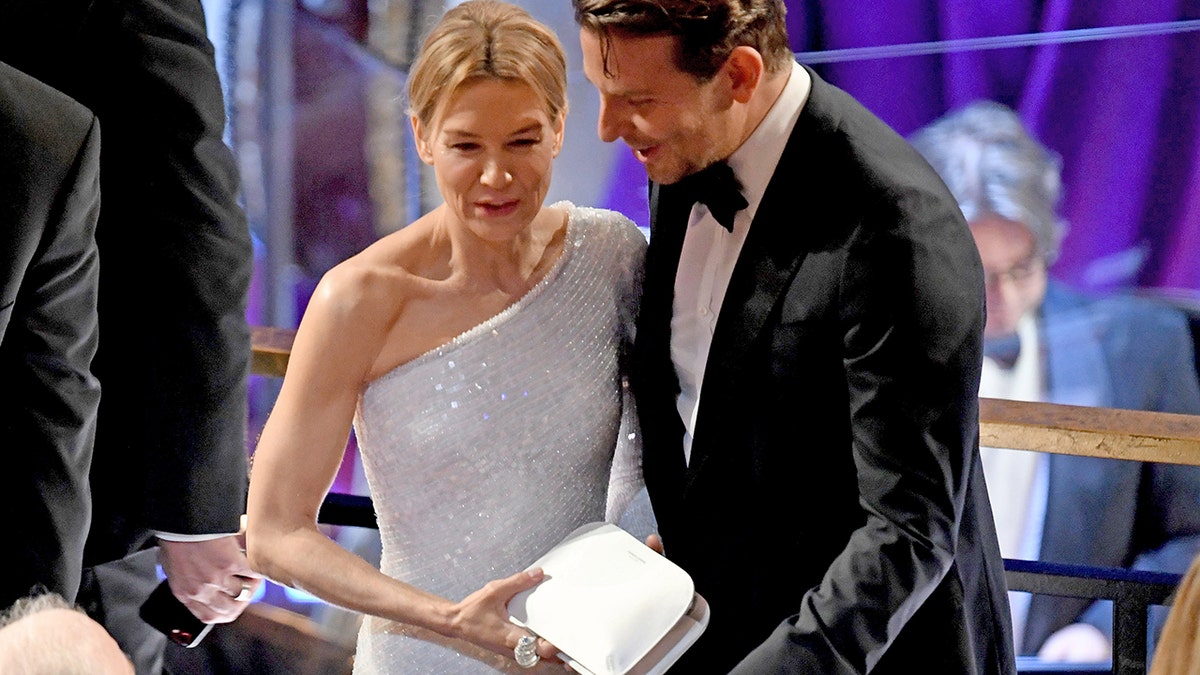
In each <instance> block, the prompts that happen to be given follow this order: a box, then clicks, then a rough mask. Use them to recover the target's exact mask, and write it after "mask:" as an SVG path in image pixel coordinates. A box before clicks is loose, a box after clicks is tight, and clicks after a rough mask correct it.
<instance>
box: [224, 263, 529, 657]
mask: <svg viewBox="0 0 1200 675" xmlns="http://www.w3.org/2000/svg"><path fill="white" fill-rule="evenodd" d="M386 277H387V275H386V274H381V273H379V272H378V271H372V270H370V269H368V268H366V267H364V266H362V265H355V264H346V265H342V266H339V267H337V268H335V269H334V270H331V271H330V273H329V274H327V275H326V277H325V278H324V279H322V281H321V283H320V284H319V285H318V287H317V291H316V293H315V294H314V296H313V299H312V301H311V302H310V304H309V307H308V310H307V311H306V313H305V316H304V319H303V321H302V322H301V325H300V329H299V330H298V331H297V334H296V340H295V343H294V346H293V349H292V353H291V357H290V359H289V363H288V371H287V376H286V377H285V378H284V382H283V387H282V390H281V391H280V394H279V398H278V400H277V402H276V404H275V408H274V410H273V411H272V413H271V416H270V418H269V419H268V420H267V424H266V427H265V428H264V430H263V433H262V436H261V439H260V441H259V444H258V448H257V450H256V452H255V455H254V464H253V470H252V473H251V480H250V493H249V500H248V509H247V533H246V545H247V553H248V555H249V558H250V562H251V565H252V566H253V567H254V569H256V570H258V571H259V572H261V573H263V574H265V575H266V576H268V577H270V578H272V579H274V580H276V581H278V582H280V583H283V584H286V585H288V586H292V587H296V588H302V589H304V590H305V591H308V592H310V593H312V594H313V595H316V596H317V597H319V598H322V599H323V600H325V601H327V602H330V603H332V604H335V605H338V606H341V607H345V608H348V609H352V610H355V611H359V612H363V613H366V614H371V615H375V616H379V617H383V618H387V619H392V620H396V621H402V622H404V623H408V624H412V625H416V626H420V627H423V628H427V629H429V630H432V631H435V632H437V633H439V634H441V635H444V636H447V637H451V638H460V639H465V640H468V641H470V642H473V643H475V644H478V645H480V646H483V647H485V648H488V649H490V650H492V651H496V652H499V653H504V654H511V653H512V648H513V646H514V645H515V644H516V641H517V638H518V637H519V636H520V635H522V634H523V631H521V630H520V629H519V628H517V627H516V626H515V625H513V624H511V623H510V622H508V620H507V611H506V609H505V605H506V603H507V601H508V600H509V598H511V597H512V596H513V595H514V594H516V593H517V592H519V591H522V590H525V589H526V588H529V587H532V586H534V585H536V584H537V583H538V582H539V581H540V580H541V574H540V572H538V573H536V574H526V573H519V574H515V575H513V576H511V577H508V578H507V579H503V580H499V581H493V582H490V583H489V584H487V585H486V586H485V587H484V588H483V589H481V590H480V591H477V592H476V593H474V594H472V595H471V596H469V597H468V598H466V599H464V600H462V601H461V602H453V601H452V600H449V599H446V598H442V597H439V596H437V595H434V594H432V593H428V592H426V591H423V590H421V589H418V588H415V587H413V586H410V585H408V584H405V583H402V582H400V581H398V580H395V579H392V578H390V577H388V576H386V575H384V574H383V573H381V572H380V571H379V570H378V569H376V568H375V567H374V566H373V565H371V564H369V563H367V562H366V561H365V560H363V559H362V558H360V557H358V556H357V555H355V554H353V553H351V552H349V551H347V550H346V549H344V548H342V547H341V546H340V545H338V544H337V543H336V542H334V541H332V540H331V539H329V538H328V537H327V536H325V535H324V534H323V533H322V532H321V531H320V530H319V529H318V528H317V512H318V510H319V508H320V506H321V502H322V500H323V499H324V496H325V494H326V493H327V492H328V490H329V488H330V485H331V484H332V482H333V479H334V477H335V475H336V473H337V470H338V466H339V465H340V463H341V458H342V454H343V452H344V449H345V444H346V440H347V437H348V435H349V433H350V426H351V422H352V420H353V415H354V409H355V406H356V404H357V399H358V394H359V391H360V389H361V387H362V386H363V384H364V381H365V378H366V374H367V373H368V372H369V371H370V368H371V365H372V363H373V361H374V359H375V357H376V355H377V354H378V353H379V350H380V348H381V347H382V345H383V343H384V340H385V338H386V336H387V335H388V333H389V331H390V329H391V326H392V323H393V322H394V320H395V317H396V315H397V311H396V310H397V307H398V302H397V299H396V298H397V293H396V285H395V282H394V279H393V280H391V281H389V280H388V279H387V278H386ZM433 526H436V524H434V525H433ZM546 656H550V654H546Z"/></svg>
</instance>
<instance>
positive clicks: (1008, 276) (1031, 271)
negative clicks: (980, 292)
mask: <svg viewBox="0 0 1200 675" xmlns="http://www.w3.org/2000/svg"><path fill="white" fill-rule="evenodd" d="M1042 265H1043V263H1042V259H1041V258H1039V257H1038V256H1037V255H1031V256H1029V257H1028V258H1026V259H1024V260H1022V261H1021V262H1018V263H1017V264H1015V265H1013V266H1012V267H1009V268H1008V269H1005V270H984V271H983V283H984V285H985V286H986V287H987V288H999V287H1000V285H1001V284H1002V283H1004V282H1006V281H1007V282H1010V283H1012V284H1013V285H1014V286H1023V285H1025V284H1026V283H1029V281H1030V280H1031V279H1033V277H1034V276H1035V275H1036V274H1037V273H1038V272H1040V271H1042V269H1043V267H1042Z"/></svg>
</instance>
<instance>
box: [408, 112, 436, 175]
mask: <svg viewBox="0 0 1200 675" xmlns="http://www.w3.org/2000/svg"><path fill="white" fill-rule="evenodd" d="M408 121H409V123H410V124H412V130H413V139H414V140H415V144H416V146H417V156H418V157H420V158H421V161H422V162H425V163H426V164H433V149H432V147H431V146H430V139H428V138H426V137H425V133H426V129H425V125H423V124H421V120H419V119H417V116H416V115H412V116H410V117H409V118H408Z"/></svg>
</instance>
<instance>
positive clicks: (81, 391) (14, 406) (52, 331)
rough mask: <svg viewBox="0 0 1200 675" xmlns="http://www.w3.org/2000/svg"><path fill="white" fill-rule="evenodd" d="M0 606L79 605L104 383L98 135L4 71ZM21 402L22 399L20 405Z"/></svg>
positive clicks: (52, 94) (0, 73) (92, 125)
mask: <svg viewBox="0 0 1200 675" xmlns="http://www.w3.org/2000/svg"><path fill="white" fill-rule="evenodd" d="M0 139H3V143H4V152H0V186H3V189H0V250H2V251H4V256H3V257H2V258H0V382H2V383H3V388H4V390H5V391H6V392H7V393H8V395H9V396H8V399H9V400H8V402H7V403H6V404H5V405H4V406H0V438H3V439H4V443H5V446H6V447H7V448H8V450H7V451H6V452H5V453H4V457H5V465H6V470H7V471H8V472H9V475H8V480H7V481H6V484H5V487H4V489H3V490H0V513H4V514H5V515H6V519H5V520H6V521H7V522H6V525H5V527H6V530H7V532H6V534H7V535H8V537H9V540H10V541H13V542H15V543H16V545H15V546H11V547H9V551H8V552H7V553H6V554H5V568H6V569H7V570H8V572H7V573H6V574H4V575H0V607H7V606H8V605H10V604H12V603H13V602H15V601H16V600H17V599H18V598H21V597H23V596H26V595H28V594H29V592H30V591H31V590H32V589H33V588H35V587H37V586H42V587H45V588H48V589H50V590H52V591H54V592H56V593H59V594H60V595H62V596H63V597H65V598H67V599H69V600H74V598H75V593H76V591H77V590H78V588H79V575H80V571H81V567H82V563H83V545H84V540H85V538H86V537H87V530H88V521H89V518H90V514H91V501H90V495H89V492H88V468H89V467H90V466H91V461H92V442H93V439H94V436H95V432H96V426H95V425H96V409H97V406H98V405H99V402H100V386H99V384H98V383H97V382H96V378H95V377H93V376H92V372H91V363H92V357H93V356H94V355H95V353H96V339H97V334H96V321H97V319H96V281H97V275H98V272H99V268H98V266H97V259H96V238H95V233H96V217H97V214H98V213H99V208H100V128H99V125H98V123H97V121H96V116H95V115H93V114H92V113H91V112H90V111H89V110H87V109H86V108H84V107H83V106H81V105H79V104H78V103H76V102H75V101H73V100H71V99H70V98H68V97H67V96H65V95H64V94H62V93H61V92H58V91H55V90H54V89H52V88H51V87H49V86H47V85H45V84H43V83H41V82H39V81H37V80H35V79H33V78H32V77H29V76H28V75H25V74H24V73H22V72H20V71H18V70H15V69H13V68H11V67H9V66H8V65H6V64H4V63H0ZM14 394H15V397H14Z"/></svg>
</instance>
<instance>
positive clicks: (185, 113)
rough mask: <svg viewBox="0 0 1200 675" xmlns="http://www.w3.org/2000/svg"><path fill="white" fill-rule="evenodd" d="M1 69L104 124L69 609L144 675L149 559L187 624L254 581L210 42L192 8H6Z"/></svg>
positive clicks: (244, 357) (1, 11)
mask: <svg viewBox="0 0 1200 675" xmlns="http://www.w3.org/2000/svg"><path fill="white" fill-rule="evenodd" d="M0 60H3V61H5V62H7V63H9V64H10V65H12V66H13V67H15V68H18V69H20V70H22V71H24V72H26V73H28V74H30V75H32V76H33V77H36V78H37V79H39V80H41V81H43V82H45V83H47V84H49V85H51V86H53V87H55V88H56V89H59V90H60V91H62V92H64V93H66V94H67V95H68V96H70V97H72V98H74V99H75V100H77V101H79V102H80V103H82V104H83V105H85V106H87V107H88V108H89V109H91V111H92V112H94V113H95V114H96V117H97V118H99V120H100V125H101V127H102V128H103V136H104V137H103V147H102V152H101V178H100V183H101V189H102V191H103V197H104V199H103V205H102V208H101V213H100V218H99V223H98V224H97V227H96V243H97V246H98V247H99V255H100V260H101V265H100V281H99V284H100V285H99V296H98V307H99V317H100V328H99V330H100V333H101V335H102V336H103V337H102V340H101V343H100V345H99V350H98V351H97V353H96V357H95V360H94V362H93V371H94V373H95V375H96V377H97V378H98V379H99V380H100V382H101V384H102V385H103V387H104V396H103V398H102V399H101V402H100V412H99V416H98V418H97V427H96V441H95V452H94V454H93V456H92V468H91V472H90V487H91V491H92V508H93V517H92V527H91V529H90V532H89V535H88V539H87V544H86V547H85V551H84V565H85V569H84V572H83V584H82V586H81V588H80V591H79V597H78V602H79V603H80V605H81V606H83V607H84V608H85V609H87V611H88V612H89V614H91V615H92V616H93V617H94V618H96V619H97V620H99V621H100V622H101V623H103V624H104V625H105V627H106V628H107V629H108V630H109V632H110V633H112V634H113V635H114V637H116V638H117V640H118V642H119V643H121V644H122V646H123V648H124V649H125V650H126V651H127V652H129V653H130V654H131V655H133V657H134V659H135V661H136V662H137V664H138V670H139V672H141V673H154V672H157V671H159V670H160V669H161V665H160V664H161V661H162V653H163V646H164V645H165V639H166V638H165V637H164V636H163V635H162V634H160V633H157V632H156V631H154V630H153V629H152V628H150V627H149V626H148V625H146V624H145V623H144V622H142V621H141V620H140V619H139V618H138V613H137V609H138V606H139V605H140V604H141V602H142V601H143V600H144V598H146V597H147V596H148V595H149V594H150V592H151V590H153V588H154V586H155V585H157V583H158V580H157V578H156V575H155V569H154V568H155V563H156V555H160V556H161V562H162V565H163V568H164V570H165V571H166V574H167V576H168V578H169V581H170V584H171V588H172V590H173V591H174V592H175V594H176V596H178V597H179V598H180V600H181V601H183V603H184V604H185V605H187V607H188V608H189V609H190V610H191V611H192V612H193V613H194V614H196V616H198V617H199V618H201V619H202V620H204V621H209V622H217V621H231V620H233V618H234V617H236V616H238V614H239V613H240V612H241V611H242V610H243V609H244V608H245V607H246V605H247V604H248V603H247V602H246V600H247V599H248V598H249V596H250V594H251V593H252V592H253V590H254V588H255V587H256V586H257V584H258V583H260V582H259V581H258V579H256V578H255V577H254V575H253V573H252V572H251V571H250V569H249V566H248V565H247V563H246V559H245V556H244V555H243V554H242V552H241V550H240V547H239V545H238V542H237V539H236V538H235V537H234V536H233V535H234V534H235V533H236V532H237V530H238V527H239V521H240V515H241V513H242V511H243V510H244V507H245V490H246V446H245V434H246V416H247V413H246V383H247V377H248V373H249V363H250V348H249V347H250V344H249V330H248V327H247V324H246V319H245V308H246V296H247V289H248V287H249V281H250V273H251V267H252V258H251V249H250V236H249V230H248V228H247V226H246V220H245V216H244V215H243V213H242V211H241V209H240V207H239V206H238V204H237V200H236V191H237V186H238V181H237V174H236V171H235V167H234V162H233V157H232V153H231V152H230V151H229V149H228V148H227V147H226V146H225V145H224V143H223V141H222V133H223V131H224V123H225V106H224V102H223V98H222V95H221V87H220V82H219V80H218V78H217V71H216V67H215V63H214V59H213V50H212V46H211V45H210V44H209V42H208V40H207V37H206V31H205V22H204V15H203V11H202V9H201V5H200V2H199V0H130V1H118V0H41V1H39V2H6V3H0ZM155 535H157V537H158V540H159V541H161V547H160V549H159V550H158V551H155V550H153V549H152V548H151V545H152V544H153V543H155V540H154V536H155Z"/></svg>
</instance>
